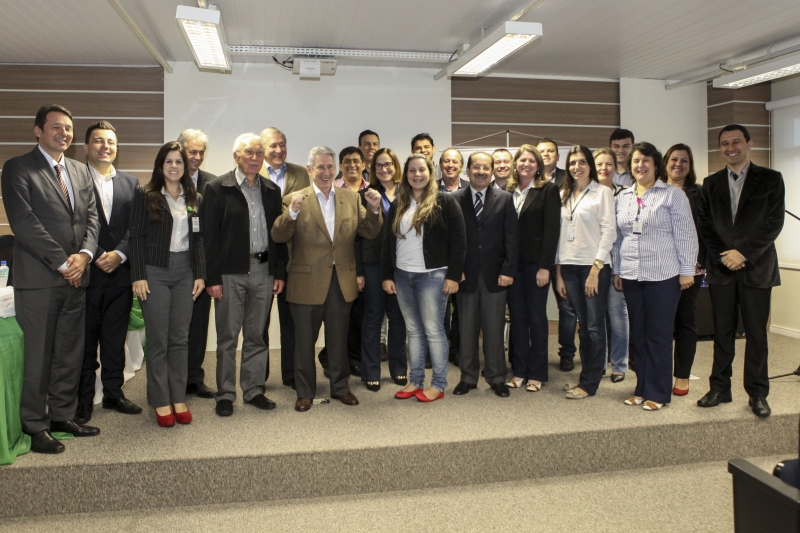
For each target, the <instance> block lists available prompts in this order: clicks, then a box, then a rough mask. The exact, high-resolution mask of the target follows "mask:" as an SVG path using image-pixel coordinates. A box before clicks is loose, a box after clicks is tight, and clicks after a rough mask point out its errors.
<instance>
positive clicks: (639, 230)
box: [633, 220, 644, 235]
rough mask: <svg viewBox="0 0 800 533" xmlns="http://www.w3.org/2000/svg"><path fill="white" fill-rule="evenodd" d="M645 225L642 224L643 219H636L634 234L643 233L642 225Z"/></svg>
mask: <svg viewBox="0 0 800 533" xmlns="http://www.w3.org/2000/svg"><path fill="white" fill-rule="evenodd" d="M643 226H644V224H642V222H641V221H639V220H635V221H634V222H633V234H634V235H641V234H642V227H643Z"/></svg>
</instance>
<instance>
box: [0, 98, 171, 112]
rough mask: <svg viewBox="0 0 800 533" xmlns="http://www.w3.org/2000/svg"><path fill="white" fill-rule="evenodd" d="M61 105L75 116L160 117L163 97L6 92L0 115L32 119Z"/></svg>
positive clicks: (162, 109)
mask: <svg viewBox="0 0 800 533" xmlns="http://www.w3.org/2000/svg"><path fill="white" fill-rule="evenodd" d="M48 103H57V104H61V105H63V106H64V107H66V108H67V109H69V111H70V112H71V113H72V114H73V115H75V116H78V117H163V116H164V95H163V94H141V93H140V94H115V93H48V92H7V93H3V98H2V99H0V115H4V116H12V117H15V116H17V117H33V116H35V115H36V111H37V110H38V109H39V108H40V107H41V106H42V105H44V104H48Z"/></svg>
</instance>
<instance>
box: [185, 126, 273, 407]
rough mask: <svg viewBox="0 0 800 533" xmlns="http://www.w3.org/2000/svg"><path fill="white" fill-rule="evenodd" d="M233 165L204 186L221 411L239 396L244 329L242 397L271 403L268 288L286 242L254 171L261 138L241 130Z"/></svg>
mask: <svg viewBox="0 0 800 533" xmlns="http://www.w3.org/2000/svg"><path fill="white" fill-rule="evenodd" d="M233 159H234V161H235V162H236V168H235V169H234V170H232V171H231V172H228V173H227V174H223V175H222V176H220V177H218V178H216V179H215V180H213V181H212V182H211V183H209V184H207V185H206V188H205V192H206V195H205V197H204V202H203V209H202V210H201V213H202V217H203V231H204V232H205V243H206V250H207V252H206V264H207V265H208V268H207V276H208V277H207V279H208V289H207V290H208V293H209V294H210V295H211V297H212V298H214V299H215V300H216V303H215V305H214V311H215V318H216V326H217V394H216V399H217V407H216V411H217V414H218V415H219V416H230V415H231V414H233V400H235V399H236V346H237V343H238V341H239V334H240V333H243V340H242V362H241V369H240V372H239V373H240V377H239V382H240V385H241V387H242V396H243V399H244V402H245V403H248V404H250V405H253V406H255V407H257V408H259V409H264V410H270V409H274V408H275V403H274V402H272V401H271V400H269V399H268V398H267V397H266V396H264V380H263V378H264V374H265V373H266V371H267V361H268V360H269V350H268V349H267V345H266V344H265V343H264V324H265V323H266V321H267V316H269V312H270V310H271V309H272V297H273V295H276V294H280V293H281V292H283V288H284V283H285V280H286V260H287V253H286V246H285V245H283V244H278V243H276V242H275V241H274V240H273V239H272V237H271V236H270V234H269V232H270V230H271V229H272V224H273V223H274V222H275V219H276V218H278V216H279V215H280V214H281V194H280V189H279V188H278V186H277V185H275V184H274V183H272V182H271V181H269V180H268V179H267V178H265V177H264V176H261V175H260V174H259V172H260V171H261V167H262V166H263V164H264V144H263V142H262V140H261V137H259V136H258V135H255V134H253V133H245V134H242V135H240V136H239V137H238V138H237V139H236V142H235V143H234V145H233Z"/></svg>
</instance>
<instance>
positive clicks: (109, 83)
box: [0, 65, 164, 101]
mask: <svg viewBox="0 0 800 533" xmlns="http://www.w3.org/2000/svg"><path fill="white" fill-rule="evenodd" d="M0 89H28V90H31V89H40V90H41V89H50V90H62V91H65V90H74V91H163V90H164V69H162V68H160V67H146V68H131V67H58V66H42V65H0ZM47 101H51V99H47Z"/></svg>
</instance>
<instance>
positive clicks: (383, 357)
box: [381, 342, 389, 361]
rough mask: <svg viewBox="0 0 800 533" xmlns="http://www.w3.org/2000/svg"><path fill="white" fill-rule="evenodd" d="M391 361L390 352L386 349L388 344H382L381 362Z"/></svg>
mask: <svg viewBox="0 0 800 533" xmlns="http://www.w3.org/2000/svg"><path fill="white" fill-rule="evenodd" d="M388 360H389V350H388V349H387V348H386V343H383V342H382V343H381V361H388Z"/></svg>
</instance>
